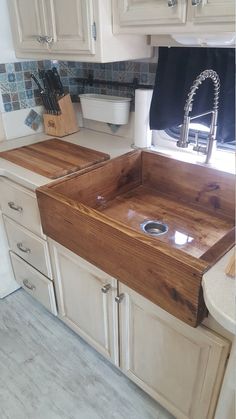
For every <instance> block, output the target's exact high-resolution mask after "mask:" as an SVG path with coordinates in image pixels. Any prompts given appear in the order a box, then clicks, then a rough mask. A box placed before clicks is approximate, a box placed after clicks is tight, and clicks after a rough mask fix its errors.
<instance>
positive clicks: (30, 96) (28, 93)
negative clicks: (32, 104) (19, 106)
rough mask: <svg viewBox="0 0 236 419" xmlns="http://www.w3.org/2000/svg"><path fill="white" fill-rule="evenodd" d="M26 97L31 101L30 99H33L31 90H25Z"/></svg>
mask: <svg viewBox="0 0 236 419" xmlns="http://www.w3.org/2000/svg"><path fill="white" fill-rule="evenodd" d="M26 97H27V98H28V99H32V97H33V90H31V89H28V90H26Z"/></svg>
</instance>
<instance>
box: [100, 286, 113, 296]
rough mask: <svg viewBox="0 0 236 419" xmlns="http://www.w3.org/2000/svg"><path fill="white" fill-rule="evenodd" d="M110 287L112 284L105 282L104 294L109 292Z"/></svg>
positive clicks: (102, 289)
mask: <svg viewBox="0 0 236 419" xmlns="http://www.w3.org/2000/svg"><path fill="white" fill-rule="evenodd" d="M110 288H111V284H105V285H103V287H102V288H101V291H102V292H103V294H107V293H108V291H109V289H110Z"/></svg>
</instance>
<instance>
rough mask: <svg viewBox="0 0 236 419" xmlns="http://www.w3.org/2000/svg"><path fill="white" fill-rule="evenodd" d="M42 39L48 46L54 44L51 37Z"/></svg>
mask: <svg viewBox="0 0 236 419" xmlns="http://www.w3.org/2000/svg"><path fill="white" fill-rule="evenodd" d="M44 39H45V41H44V42H45V43H46V44H48V45H51V44H52V43H53V42H54V39H53V37H52V36H44Z"/></svg>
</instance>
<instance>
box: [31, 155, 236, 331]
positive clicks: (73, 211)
mask: <svg viewBox="0 0 236 419" xmlns="http://www.w3.org/2000/svg"><path fill="white" fill-rule="evenodd" d="M37 197H38V203H39V209H40V214H41V219H42V225H43V230H44V233H45V234H46V235H48V236H49V237H51V238H52V239H54V240H56V241H57V242H59V243H61V244H62V245H64V246H65V247H67V248H68V249H70V250H72V251H73V252H75V253H77V254H78V255H80V256H81V257H83V258H85V259H87V260H88V261H89V262H91V263H93V264H94V265H96V266H98V267H99V268H101V269H103V270H104V271H105V272H107V273H108V274H110V275H112V276H113V277H115V278H117V279H119V280H120V281H122V282H123V283H124V284H126V285H128V286H129V287H131V288H133V289H134V290H135V291H137V292H138V293H140V294H142V295H143V296H144V297H146V298H148V299H149V300H151V301H152V302H154V303H156V304H158V305H159V306H160V307H162V308H163V309H165V310H167V311H168V312H169V313H171V314H173V315H174V316H176V317H178V318H179V319H181V320H183V321H184V322H186V323H188V324H189V325H191V326H194V327H195V326H197V325H198V324H199V323H200V322H201V321H202V320H203V318H204V316H205V315H206V307H205V304H204V300H203V294H202V288H201V281H202V276H203V273H204V272H205V271H206V270H208V269H209V268H210V267H211V266H212V265H213V264H214V263H215V262H216V261H217V260H218V259H219V258H220V257H221V256H222V255H223V254H224V253H225V252H226V251H228V250H229V249H230V248H231V247H232V246H233V244H234V176H233V175H231V174H227V173H224V172H221V171H218V170H215V169H212V168H210V167H207V166H203V165H194V164H190V163H183V162H180V161H177V160H174V159H172V158H169V157H166V156H163V155H160V154H158V153H155V152H148V151H142V152H141V151H132V152H130V153H128V154H125V155H124V156H121V157H118V158H115V159H113V160H110V161H108V162H105V163H102V164H100V165H98V166H97V167H96V168H93V169H90V170H89V169H86V170H84V171H83V172H79V173H75V174H73V175H70V176H68V177H67V178H64V179H62V180H59V181H56V182H54V183H52V184H49V185H47V186H43V187H41V188H39V189H38V190H37ZM148 220H152V221H158V222H160V224H161V225H162V224H164V225H165V228H164V229H166V230H167V231H166V232H165V233H164V234H161V235H158V236H152V235H149V234H147V233H146V232H144V231H143V230H142V227H141V225H142V224H143V223H145V222H146V221H148ZM149 227H150V232H151V233H153V232H154V233H155V232H156V231H157V230H156V228H155V225H153V224H152V225H150V224H149ZM161 232H162V231H161Z"/></svg>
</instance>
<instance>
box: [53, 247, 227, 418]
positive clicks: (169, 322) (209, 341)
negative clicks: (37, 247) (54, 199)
mask: <svg viewBox="0 0 236 419" xmlns="http://www.w3.org/2000/svg"><path fill="white" fill-rule="evenodd" d="M49 248H50V254H51V258H52V265H53V274H54V283H55V288H56V296H57V303H58V311H59V317H60V318H61V319H62V320H63V321H64V322H65V323H66V324H67V325H68V326H69V327H70V328H72V329H73V330H74V331H75V332H76V333H78V334H79V335H80V336H81V337H82V338H84V339H85V340H86V341H87V342H88V343H89V344H91V346H93V347H94V348H95V349H97V350H98V351H99V352H100V353H102V354H103V355H104V356H105V357H106V358H108V359H110V360H111V361H112V362H113V363H115V364H116V365H117V366H119V367H120V368H121V370H122V371H123V372H124V373H125V374H126V375H127V376H128V377H129V378H130V379H131V380H133V381H134V382H135V383H136V384H137V385H138V386H140V387H141V388H142V389H143V390H144V391H146V392H147V393H148V394H150V395H151V396H152V397H153V398H154V399H156V400H157V401H158V402H159V403H160V404H161V405H162V406H164V407H165V408H166V409H167V410H169V411H170V412H171V413H172V414H173V415H174V416H175V417H176V418H177V419H213V415H214V410H215V406H216V402H217V398H218V394H219V390H220V385H221V382H222V379H223V375H224V371H225V366H226V362H227V357H228V354H229V350H230V343H229V342H228V340H226V339H225V338H223V337H221V336H219V335H217V334H216V333H215V332H212V331H211V330H209V329H208V328H206V327H204V326H199V327H198V328H197V329H194V328H192V327H190V326H188V325H186V324H185V323H183V322H181V321H179V320H178V319H176V318H175V317H173V316H171V315H170V314H168V313H167V312H165V311H164V310H162V309H160V308H159V307H158V306H156V305H155V304H152V303H151V302H150V301H149V300H147V299H146V298H144V297H142V296H140V295H139V294H137V293H136V292H134V291H133V290H131V289H130V288H128V287H127V286H125V285H123V284H122V283H119V284H118V286H117V281H116V280H115V279H114V278H112V277H110V276H109V275H107V274H106V273H105V272H103V271H101V270H99V269H98V268H96V267H95V266H93V265H91V264H90V263H88V262H87V261H85V260H84V259H82V258H81V257H79V256H77V255H75V254H74V253H72V252H70V251H69V250H67V249H66V248H64V247H63V246H61V245H59V244H58V243H56V242H54V241H52V240H49ZM117 303H119V304H117ZM118 324H119V338H118ZM225 419H226V418H225Z"/></svg>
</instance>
